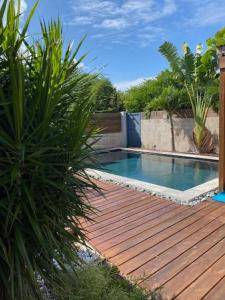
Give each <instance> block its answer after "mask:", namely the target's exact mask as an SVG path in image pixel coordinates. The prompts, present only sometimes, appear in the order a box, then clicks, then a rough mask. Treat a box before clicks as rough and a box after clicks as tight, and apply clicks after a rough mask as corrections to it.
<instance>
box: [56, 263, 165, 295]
mask: <svg viewBox="0 0 225 300" xmlns="http://www.w3.org/2000/svg"><path fill="white" fill-rule="evenodd" d="M54 296H55V298H56V299H57V300H58V299H64V300H67V299H68V300H147V299H152V300H159V299H161V297H160V296H159V295H158V293H151V294H147V292H146V291H145V290H144V289H142V288H140V287H138V286H137V285H136V284H133V285H132V284H130V282H129V281H127V280H125V279H123V278H122V277H121V276H120V275H119V271H118V269H117V268H116V267H108V266H105V265H97V264H93V263H90V264H88V265H86V266H85V267H83V268H81V269H80V270H79V271H78V273H77V278H76V279H74V281H73V282H70V283H69V282H65V285H64V287H63V289H62V290H55V291H54Z"/></svg>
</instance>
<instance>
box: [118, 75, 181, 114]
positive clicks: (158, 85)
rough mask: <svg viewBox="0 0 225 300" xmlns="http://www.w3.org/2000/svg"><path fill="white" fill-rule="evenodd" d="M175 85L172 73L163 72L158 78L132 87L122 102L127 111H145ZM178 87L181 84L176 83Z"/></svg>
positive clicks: (123, 94) (124, 94) (123, 96)
mask: <svg viewBox="0 0 225 300" xmlns="http://www.w3.org/2000/svg"><path fill="white" fill-rule="evenodd" d="M173 83H174V78H173V76H172V73H171V72H170V71H168V70H165V71H162V72H161V73H160V74H159V75H158V76H157V77H156V78H153V79H149V80H145V81H144V82H143V83H142V84H140V85H138V86H135V87H132V88H130V89H129V90H127V91H126V92H124V93H122V97H121V98H122V101H123V104H124V107H125V109H126V110H127V111H130V112H137V111H144V110H145V107H146V106H147V105H148V104H149V103H150V102H151V101H152V100H153V99H155V98H157V97H159V96H160V94H161V92H162V90H163V89H164V88H165V87H167V86H168V85H172V84H173ZM176 85H177V86H178V85H179V84H178V83H176Z"/></svg>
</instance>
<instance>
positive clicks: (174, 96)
mask: <svg viewBox="0 0 225 300" xmlns="http://www.w3.org/2000/svg"><path fill="white" fill-rule="evenodd" d="M182 96H183V92H182V90H179V89H177V88H175V87H174V86H172V85H171V86H168V87H166V88H164V89H163V90H162V93H161V95H160V96H159V97H157V98H155V99H153V100H152V101H150V102H149V104H148V105H147V106H146V110H147V111H148V112H150V113H151V111H153V110H158V109H163V110H165V111H166V112H167V114H168V118H169V121H170V129H171V145H172V151H175V150H176V148H175V137H174V123H173V115H174V113H176V112H177V111H178V110H179V109H180V108H181V107H182V105H183V97H182Z"/></svg>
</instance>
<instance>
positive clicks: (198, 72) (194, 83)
mask: <svg viewBox="0 0 225 300" xmlns="http://www.w3.org/2000/svg"><path fill="white" fill-rule="evenodd" d="M159 51H160V52H161V53H162V54H163V55H164V56H165V57H166V58H167V60H168V62H169V63H170V66H171V69H172V70H173V73H174V74H175V75H176V78H177V79H179V80H180V81H181V82H183V84H184V86H185V88H186V90H187V93H188V96H189V100H190V103H191V107H192V111H193V116H194V121H195V128H194V130H193V139H194V142H195V145H196V148H197V150H198V151H199V152H202V151H206V152H210V151H211V150H212V138H211V134H210V131H209V130H208V129H207V128H206V125H205V123H206V117H207V113H208V110H209V108H210V107H211V106H212V99H213V95H214V94H215V91H216V89H215V86H217V84H218V82H217V79H216V68H217V66H216V62H215V61H214V60H210V59H208V60H206V59H205V58H204V56H202V46H201V45H197V48H196V53H195V54H193V53H192V52H191V50H190V48H189V47H188V45H187V43H184V44H183V56H179V55H178V52H177V49H176V47H175V46H174V45H173V44H171V43H169V42H165V43H164V44H163V45H161V47H160V48H159ZM212 86H214V88H212Z"/></svg>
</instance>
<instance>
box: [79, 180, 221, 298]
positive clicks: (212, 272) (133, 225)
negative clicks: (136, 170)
mask: <svg viewBox="0 0 225 300" xmlns="http://www.w3.org/2000/svg"><path fill="white" fill-rule="evenodd" d="M98 184H99V186H100V187H102V188H103V189H104V197H102V196H99V195H96V193H95V194H94V193H91V192H90V193H89V194H88V199H89V201H90V202H91V204H92V205H93V206H94V207H96V208H97V209H98V210H99V213H98V214H97V215H96V216H94V219H95V223H91V222H89V223H87V222H83V226H84V228H85V229H86V230H87V235H88V238H89V242H90V243H91V245H92V246H93V247H94V248H95V249H96V250H97V251H98V252H100V253H101V254H102V255H103V256H104V257H106V258H107V259H109V261H110V262H112V263H113V264H115V265H117V266H118V267H119V269H120V271H121V273H122V274H124V275H126V276H130V277H131V278H138V279H139V281H140V285H142V286H144V287H146V288H147V289H149V290H151V289H155V288H159V287H162V290H161V292H162V296H163V297H164V298H163V299H172V298H173V297H175V298H176V299H180V300H183V299H190V300H197V299H207V300H209V299H212V300H223V299H225V204H221V203H217V202H213V201H211V200H209V201H206V202H204V203H201V204H199V205H197V206H195V207H187V206H181V205H178V204H176V203H173V202H171V201H169V200H165V199H161V198H159V197H155V196H150V195H148V194H145V193H141V192H137V191H134V190H130V189H127V188H123V187H119V186H115V185H112V184H108V183H100V182H99V183H98ZM92 217H93V216H92Z"/></svg>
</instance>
